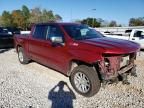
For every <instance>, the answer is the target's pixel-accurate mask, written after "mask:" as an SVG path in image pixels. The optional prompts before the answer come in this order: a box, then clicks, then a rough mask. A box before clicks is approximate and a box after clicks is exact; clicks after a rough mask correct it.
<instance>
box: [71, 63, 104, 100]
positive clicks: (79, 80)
mask: <svg viewBox="0 0 144 108" xmlns="http://www.w3.org/2000/svg"><path fill="white" fill-rule="evenodd" d="M70 82H71V84H72V86H73V88H74V89H75V90H76V91H77V92H78V93H79V94H81V95H83V96H85V97H91V96H93V95H95V94H96V93H97V92H98V91H99V89H100V85H101V84H100V80H99V78H98V74H97V72H96V71H95V70H94V69H93V68H92V67H88V66H85V65H80V66H77V67H76V68H74V70H73V71H72V74H71V76H70Z"/></svg>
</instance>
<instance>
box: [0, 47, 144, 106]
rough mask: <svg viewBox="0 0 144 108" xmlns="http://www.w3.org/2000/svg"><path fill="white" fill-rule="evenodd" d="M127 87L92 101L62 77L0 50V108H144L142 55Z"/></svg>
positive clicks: (111, 87)
mask: <svg viewBox="0 0 144 108" xmlns="http://www.w3.org/2000/svg"><path fill="white" fill-rule="evenodd" d="M137 58H138V59H137V61H136V64H137V75H138V77H132V76H129V78H128V79H129V81H130V83H131V84H130V85H122V83H121V82H119V83H118V84H117V85H115V84H112V85H108V86H106V88H101V89H100V91H99V93H98V94H96V95H95V96H93V97H91V98H84V97H82V96H80V95H78V94H77V93H76V92H75V91H74V90H73V89H72V87H71V85H70V83H69V79H68V78H67V77H65V76H64V75H62V74H60V73H58V72H55V71H53V70H51V69H48V68H46V67H44V66H42V65H39V64H38V63H35V62H32V63H30V64H28V65H22V64H20V63H19V61H18V59H17V54H16V52H15V51H14V49H9V50H0V108H51V107H52V108H72V107H74V108H144V52H141V55H140V56H138V57H137Z"/></svg>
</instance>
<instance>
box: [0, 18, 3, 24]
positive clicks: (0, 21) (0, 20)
mask: <svg viewBox="0 0 144 108" xmlns="http://www.w3.org/2000/svg"><path fill="white" fill-rule="evenodd" d="M2 23H3V22H2V17H1V16H0V26H2Z"/></svg>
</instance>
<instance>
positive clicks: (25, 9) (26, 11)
mask: <svg viewBox="0 0 144 108" xmlns="http://www.w3.org/2000/svg"><path fill="white" fill-rule="evenodd" d="M22 14H23V17H24V29H25V30H26V29H27V27H28V25H29V18H30V11H29V9H28V7H27V6H25V5H23V6H22Z"/></svg>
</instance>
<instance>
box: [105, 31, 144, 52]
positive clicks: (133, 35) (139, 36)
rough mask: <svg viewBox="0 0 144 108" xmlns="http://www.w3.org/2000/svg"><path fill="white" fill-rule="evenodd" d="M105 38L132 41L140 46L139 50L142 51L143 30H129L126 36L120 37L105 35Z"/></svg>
mask: <svg viewBox="0 0 144 108" xmlns="http://www.w3.org/2000/svg"><path fill="white" fill-rule="evenodd" d="M105 36H107V37H111V38H118V39H124V40H130V41H134V42H136V43H139V44H140V46H141V49H144V29H133V30H131V32H130V33H128V34H126V35H122V36H118V35H111V34H110V35H109V34H107V35H105Z"/></svg>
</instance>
